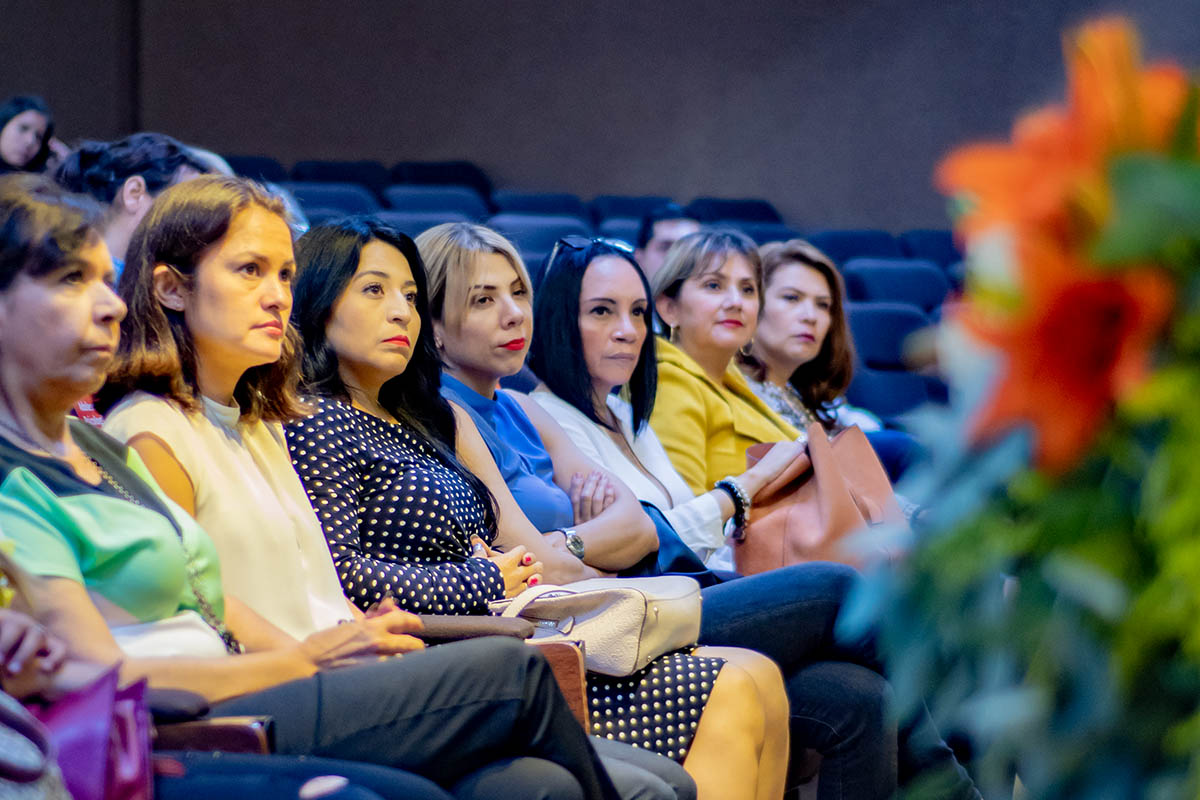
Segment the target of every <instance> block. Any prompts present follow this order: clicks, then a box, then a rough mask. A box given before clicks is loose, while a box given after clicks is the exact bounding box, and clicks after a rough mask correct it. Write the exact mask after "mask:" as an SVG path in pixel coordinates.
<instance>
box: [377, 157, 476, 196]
mask: <svg viewBox="0 0 1200 800" xmlns="http://www.w3.org/2000/svg"><path fill="white" fill-rule="evenodd" d="M391 182H392V183H416V184H422V185H426V186H431V185H432V186H470V187H471V188H472V189H474V190H475V191H477V192H479V196H480V197H483V198H485V199H486V198H488V197H491V196H492V179H491V178H489V177H488V175H487V173H486V172H484V171H483V169H482V168H481V167H480V166H479V165H478V164H475V163H473V162H471V161H401V162H400V163H398V164H396V165H395V166H393V167H392V170H391Z"/></svg>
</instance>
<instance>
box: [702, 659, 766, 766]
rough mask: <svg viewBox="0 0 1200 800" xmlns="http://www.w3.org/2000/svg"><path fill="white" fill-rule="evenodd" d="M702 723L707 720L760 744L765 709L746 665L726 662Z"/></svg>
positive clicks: (764, 734)
mask: <svg viewBox="0 0 1200 800" xmlns="http://www.w3.org/2000/svg"><path fill="white" fill-rule="evenodd" d="M700 723H701V724H702V725H704V724H705V723H708V724H709V725H711V726H714V727H716V728H717V729H719V730H723V731H725V732H726V733H727V734H728V733H732V732H734V731H736V732H737V733H738V735H741V736H746V737H749V738H750V739H751V741H753V742H754V743H755V745H756V746H761V744H762V742H763V741H764V739H765V737H766V725H767V723H766V712H765V710H764V708H763V701H762V698H761V697H760V696H759V693H758V688H757V686H756V685H755V681H754V678H753V677H752V676H751V674H750V672H749V671H748V670H747V669H746V668H745V667H743V666H742V665H740V664H738V663H734V662H732V661H726V662H725V665H724V666H723V667H721V672H720V673H719V674H718V675H717V680H716V682H715V683H714V684H713V688H712V693H711V694H709V696H708V704H707V705H706V706H705V707H704V715H703V716H702V718H701V720H700Z"/></svg>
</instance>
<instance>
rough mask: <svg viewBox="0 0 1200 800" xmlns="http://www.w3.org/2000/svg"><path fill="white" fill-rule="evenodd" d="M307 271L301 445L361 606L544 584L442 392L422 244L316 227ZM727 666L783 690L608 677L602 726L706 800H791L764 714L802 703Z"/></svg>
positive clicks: (471, 597) (724, 681)
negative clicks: (308, 397)
mask: <svg viewBox="0 0 1200 800" xmlns="http://www.w3.org/2000/svg"><path fill="white" fill-rule="evenodd" d="M297 258H298V262H299V264H300V271H299V279H298V281H297V285H296V322H297V325H298V327H299V328H300V331H301V334H302V336H303V339H304V356H305V357H304V371H305V379H306V382H307V385H308V386H310V387H312V389H313V391H314V392H316V393H318V394H319V395H320V396H321V400H320V401H319V404H318V411H317V413H316V414H314V415H313V416H312V417H309V418H307V419H304V420H300V421H299V422H296V423H294V424H292V425H289V426H287V433H288V443H289V445H290V447H291V450H292V457H293V460H294V462H295V464H296V467H297V469H298V470H299V472H300V475H301V478H302V479H303V480H304V482H305V485H306V487H307V488H308V491H309V495H310V497H311V498H312V501H313V505H314V507H315V508H316V510H317V513H318V516H319V517H320V518H321V522H322V524H323V525H324V527H325V532H326V536H327V537H328V539H329V542H330V548H331V550H332V552H333V554H334V560H335V561H336V562H337V564H338V569H339V572H340V574H341V577H342V581H343V585H344V587H345V589H346V592H347V595H348V596H349V597H351V598H353V599H354V601H355V602H356V603H358V604H359V605H362V606H367V605H369V604H370V603H374V602H377V601H378V600H379V599H380V598H382V597H386V596H389V595H391V596H394V597H395V598H396V602H397V603H399V604H400V605H401V606H402V607H405V608H410V609H414V610H438V609H442V610H446V611H450V612H453V613H470V612H482V611H484V610H485V609H486V605H487V602H488V601H489V600H495V599H499V598H501V597H503V596H504V595H505V594H506V592H507V593H511V592H513V591H517V590H519V589H520V588H521V587H522V585H523V584H527V583H534V582H535V579H537V578H539V573H540V572H541V570H542V569H543V566H542V565H541V564H539V563H538V562H536V561H534V560H533V559H532V558H531V557H527V556H526V555H525V553H526V550H527V548H528V547H529V546H530V545H531V544H534V543H536V544H537V546H538V547H541V546H542V543H541V541H540V540H541V535H540V533H539V531H538V530H537V529H536V528H534V527H533V526H532V525H531V524H530V522H529V521H528V520H527V519H526V518H525V516H524V515H523V514H522V513H521V510H520V508H518V507H517V505H516V503H515V502H514V501H513V499H512V495H511V494H510V493H509V492H508V489H507V487H506V486H505V485H504V482H503V480H502V479H501V478H500V476H499V474H498V472H497V470H496V466H495V464H494V463H493V462H492V460H491V456H490V454H489V453H488V450H487V447H486V446H485V445H484V443H483V442H482V440H481V439H480V437H479V433H478V431H477V430H476V428H475V425H474V424H473V423H472V421H471V418H470V416H468V415H467V414H466V413H465V412H463V411H462V410H461V409H456V408H452V407H451V405H450V404H449V403H447V402H446V401H445V400H444V399H443V398H442V397H441V396H440V394H439V393H438V391H437V389H438V383H439V359H438V355H437V350H436V349H435V347H434V346H433V338H434V337H433V335H432V333H433V325H432V318H431V314H430V311H429V306H428V299H427V298H428V296H429V295H428V292H427V289H426V285H425V274H424V269H423V266H422V259H421V257H420V255H419V254H418V252H417V248H416V247H415V245H414V244H413V242H412V240H411V239H409V238H408V237H407V236H404V235H403V234H400V233H397V232H395V231H393V230H391V229H389V228H387V227H385V226H383V225H381V224H379V223H377V222H374V221H372V220H370V219H369V218H351V219H348V220H343V221H339V222H333V223H325V224H322V225H318V226H317V227H315V228H313V229H312V230H311V231H309V233H308V234H306V235H305V236H304V237H303V238H302V239H301V240H300V241H299V243H298V245H297ZM334 442H336V443H337V444H336V446H331V443H334ZM456 453H457V455H456ZM459 458H461V459H462V463H461V464H460V462H459ZM464 465H466V467H469V469H467V468H466V467H464ZM472 473H474V474H472ZM476 476H478V477H476ZM625 491H627V490H625ZM634 502H635V503H636V501H634ZM561 538H562V537H561V535H560V536H559V539H560V540H561ZM549 549H550V548H546V550H547V551H549ZM573 560H575V561H576V563H577V565H578V563H579V562H578V559H573ZM576 573H577V574H589V573H590V574H593V575H594V574H596V573H595V572H594V571H593V570H589V569H585V568H583V567H582V565H578V566H577V567H576ZM713 655H719V656H721V657H725V656H728V657H730V658H734V657H739V658H740V659H742V660H744V661H746V662H755V664H754V667H755V669H756V670H757V672H758V673H765V674H766V676H767V677H765V678H763V679H762V684H755V683H752V682H751V678H750V675H748V674H747V673H746V672H745V671H744V670H743V669H742V668H740V667H738V666H735V665H733V664H723V663H722V658H715V657H712V656H704V655H700V654H697V655H688V654H683V653H676V654H670V655H667V656H664V657H662V658H660V659H657V660H656V661H655V662H654V663H652V664H651V665H650V666H649V667H647V668H646V669H645V670H642V671H641V672H639V673H635V674H634V675H631V676H628V677H620V678H613V677H606V676H600V675H590V676H589V681H588V682H589V701H590V706H591V712H592V729H593V731H594V732H595V733H596V734H597V735H602V736H606V737H609V738H614V739H618V740H620V741H626V742H630V743H634V744H637V745H638V746H640V747H644V748H647V749H650V750H653V751H655V752H658V753H661V754H664V755H667V756H668V757H671V758H674V759H676V760H679V761H682V762H683V765H684V768H685V769H687V770H688V772H689V773H690V774H691V775H692V777H693V778H695V780H696V783H697V786H698V788H699V790H700V796H701V797H721V798H737V797H761V798H767V797H777V796H779V795H780V794H781V792H782V782H783V774H784V768H785V766H786V761H785V758H784V753H785V752H786V751H785V750H784V747H785V746H786V731H780V732H773V731H767V730H766V728H765V720H764V711H763V701H764V700H765V701H766V702H770V703H773V704H775V705H783V704H785V700H784V698H783V696H782V692H781V687H780V686H779V678H778V673H777V672H775V671H774V669H773V667H771V666H770V665H769V663H767V662H766V660H765V659H762V658H761V657H757V656H754V655H753V654H745V653H739V654H734V653H732V652H728V651H722V652H721V653H719V654H713ZM772 673H774V675H773V677H774V683H773V684H771V683H770V678H771V677H772ZM756 677H757V676H756ZM772 689H773V690H774V691H773V693H772V692H771V690H772ZM664 695H665V700H664V699H663V697H664ZM760 698H762V699H760ZM656 703H660V704H661V705H657V706H654V705H652V704H656ZM652 707H653V708H654V709H655V711H654V712H653V713H651V708H652ZM781 742H782V743H783V745H784V747H781V746H780V744H781Z"/></svg>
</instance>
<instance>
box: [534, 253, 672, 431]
mask: <svg viewBox="0 0 1200 800" xmlns="http://www.w3.org/2000/svg"><path fill="white" fill-rule="evenodd" d="M602 256H617V257H618V258H622V259H624V260H625V261H626V262H628V263H629V265H630V266H631V267H633V269H634V271H635V272H636V273H637V276H638V279H639V280H640V281H641V282H642V289H643V290H644V291H645V293H646V312H647V313H646V338H645V340H644V341H643V342H642V349H641V351H640V352H639V353H638V361H637V366H636V367H635V368H634V371H633V375H632V377H631V378H630V380H629V404H630V405H631V406H632V407H633V430H634V433H635V434H636V433H639V432H641V430H642V427H643V426H644V425H645V424H646V420H647V419H649V417H650V412H651V411H652V410H653V409H654V396H655V393H656V391H657V387H658V364H657V358H656V355H655V352H654V332H653V331H652V330H651V329H650V326H651V318H652V309H653V308H654V300H653V298H652V297H651V294H650V284H649V283H647V282H646V276H645V275H644V274H643V273H642V270H641V267H639V266H638V265H637V262H636V261H634V260H633V258H632V257H631V256H630V255H629V253H627V252H625V251H624V250H621V249H620V248H617V247H613V246H612V245H609V244H604V243H603V242H593V243H592V244H591V245H590V246H589V247H587V248H586V249H579V250H576V249H573V248H570V247H560V248H559V251H558V255H557V256H556V257H555V259H554V263H553V264H548V265H547V271H546V276H545V277H544V278H543V279H542V284H541V286H539V287H538V293H537V296H536V297H534V303H533V329H534V330H535V331H537V335H536V336H534V337H533V343H532V344H531V345H530V348H529V367H530V369H532V370H533V371H534V373H535V374H536V375H537V376H538V377H539V378H541V379H542V381H543V382H544V383H545V384H546V386H547V387H548V388H549V389H550V391H552V392H554V393H555V394H556V395H558V396H559V397H561V398H562V399H563V400H565V401H567V402H568V403H570V404H571V405H572V406H574V407H575V408H577V409H578V410H579V411H581V412H582V413H583V414H585V415H586V416H587V418H588V419H590V420H591V421H592V422H595V423H597V424H599V425H603V426H604V427H606V428H611V427H612V426H611V425H609V424H608V422H607V421H605V420H603V419H600V418H599V416H598V415H597V414H596V408H595V404H594V403H593V401H592V377H591V375H590V374H588V370H587V361H586V359H585V358H584V355H583V338H582V337H581V336H580V334H579V291H580V287H581V286H582V285H583V276H584V273H586V272H587V270H588V267H590V266H591V265H592V262H593V261H595V260H596V259H598V258H600V257H602Z"/></svg>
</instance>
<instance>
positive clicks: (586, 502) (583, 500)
mask: <svg viewBox="0 0 1200 800" xmlns="http://www.w3.org/2000/svg"><path fill="white" fill-rule="evenodd" d="M568 494H570V496H571V507H572V508H573V509H574V510H575V524H576V525H582V524H583V523H585V522H587V521H588V520H590V519H593V518H595V517H598V516H600V514H601V513H603V511H604V509H606V508H608V507H609V506H611V505H612V504H613V503H615V502H616V500H617V489H616V487H615V486H613V485H612V482H611V481H610V480H609V479H608V476H607V475H604V474H603V473H601V472H599V471H596V470H593V471H592V472H591V473H589V474H588V475H587V476H584V474H583V473H581V472H576V473H574V474H572V475H571V487H570V489H569V490H568Z"/></svg>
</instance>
